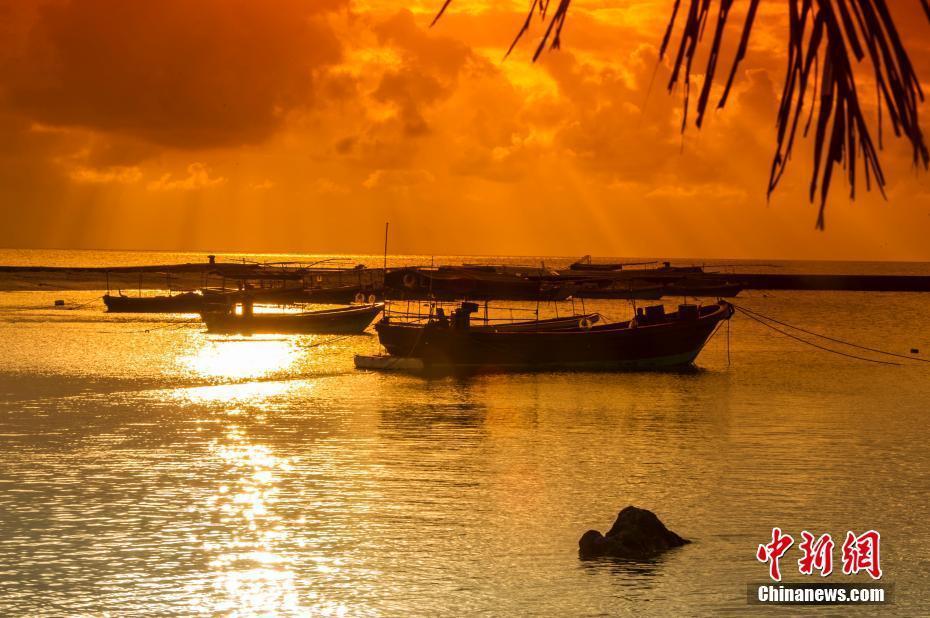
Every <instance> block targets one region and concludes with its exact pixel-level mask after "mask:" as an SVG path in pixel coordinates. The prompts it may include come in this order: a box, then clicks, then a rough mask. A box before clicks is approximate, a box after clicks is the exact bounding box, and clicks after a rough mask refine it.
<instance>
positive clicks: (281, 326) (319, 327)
mask: <svg viewBox="0 0 930 618" xmlns="http://www.w3.org/2000/svg"><path fill="white" fill-rule="evenodd" d="M382 309H384V304H383V303H374V304H366V305H352V306H350V307H340V308H338V309H324V310H321V311H306V312H302V313H252V312H250V311H246V312H244V313H242V314H237V313H233V312H220V311H216V312H204V313H203V314H201V317H202V318H203V321H204V323H205V324H206V325H207V332H211V333H227V334H228V333H239V334H245V335H248V334H308V333H361V332H362V331H364V330H365V329H366V328H368V325H369V324H371V323H372V321H373V320H374V319H375V318H376V317H378V314H379V313H381V311H382Z"/></svg>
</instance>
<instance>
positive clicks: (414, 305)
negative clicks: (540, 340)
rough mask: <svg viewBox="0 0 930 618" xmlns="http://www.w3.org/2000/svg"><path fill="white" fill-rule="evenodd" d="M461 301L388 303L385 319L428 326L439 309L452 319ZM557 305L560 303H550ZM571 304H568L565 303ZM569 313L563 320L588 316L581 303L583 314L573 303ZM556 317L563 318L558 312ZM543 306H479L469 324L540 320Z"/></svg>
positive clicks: (488, 304) (566, 313)
mask: <svg viewBox="0 0 930 618" xmlns="http://www.w3.org/2000/svg"><path fill="white" fill-rule="evenodd" d="M461 304H462V303H461V302H453V301H440V300H429V301H416V300H388V301H385V306H384V316H385V317H386V318H389V319H390V320H392V321H397V322H403V323H409V324H425V323H428V322H430V321H431V320H435V319H436V318H437V315H442V314H438V312H437V310H438V309H442V310H443V314H445V317H447V318H450V319H451V317H452V312H453V311H454V310H456V309H458V308H459V307H461ZM547 304H552V305H557V304H558V303H555V302H553V303H547ZM566 304H569V303H566ZM570 307H571V309H570V311H567V312H565V313H562V314H561V317H579V318H580V317H583V316H585V315H587V314H586V313H585V311H584V304H583V303H582V305H581V309H582V312H581V313H578V311H577V306H576V305H575V303H574V302H570ZM555 317H556V318H558V317H560V314H559V312H558V311H557V310H556V312H555ZM539 319H540V306H539V305H538V304H537V305H536V306H535V307H514V306H505V305H499V304H490V303H485V302H482V303H480V304H479V311H477V312H475V313H473V314H471V316H470V321H472V322H475V323H480V324H486V325H487V324H511V323H515V322H532V321H539Z"/></svg>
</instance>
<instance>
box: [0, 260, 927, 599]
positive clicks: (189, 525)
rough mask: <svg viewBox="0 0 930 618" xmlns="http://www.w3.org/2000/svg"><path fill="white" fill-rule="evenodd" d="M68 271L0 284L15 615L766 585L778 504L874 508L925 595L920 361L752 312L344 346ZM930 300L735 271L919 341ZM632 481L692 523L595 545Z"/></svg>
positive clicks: (1, 595)
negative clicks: (560, 344) (587, 549)
mask: <svg viewBox="0 0 930 618" xmlns="http://www.w3.org/2000/svg"><path fill="white" fill-rule="evenodd" d="M137 257H138V256H137ZM151 259H153V260H154V259H156V258H151ZM459 261H461V260H459ZM837 268H841V267H837ZM871 268H873V269H877V270H879V271H880V270H881V268H882V265H872V266H871ZM913 268H915V269H917V270H919V267H913ZM63 295H64V296H67V299H68V300H69V302H72V303H83V302H90V301H93V299H95V298H97V297H99V295H100V292H98V291H86V292H68V293H66V294H65V293H62V292H9V293H2V294H0V444H2V450H0V614H2V615H10V616H19V615H28V616H43V615H50V616H51V615H56V616H57V615H95V616H96V615H102V614H105V613H107V612H109V613H110V614H112V615H170V614H176V615H192V614H197V613H201V614H206V615H236V616H249V615H281V616H289V615H303V614H308V615H317V614H321V615H333V616H338V615H352V616H354V615H437V614H446V615H461V614H465V613H471V612H474V613H482V614H491V615H613V614H644V615H673V614H679V615H694V614H704V615H716V614H721V613H735V614H744V613H747V612H748V611H749V610H753V611H754V612H756V613H758V608H749V607H748V606H747V604H746V584H747V583H748V582H754V581H762V580H763V579H764V578H765V576H766V573H767V571H766V567H765V566H764V565H762V564H761V563H758V562H756V560H755V557H754V554H755V548H756V545H757V544H758V543H762V542H765V541H767V540H768V537H769V535H770V531H771V528H772V526H776V525H777V526H781V527H782V528H783V529H785V530H786V531H791V532H793V533H794V534H795V536H797V535H798V534H799V532H800V530H802V529H808V530H814V531H819V532H832V533H833V535H834V537H842V536H843V535H844V534H845V531H846V530H856V531H865V530H867V529H869V528H875V529H877V530H879V531H880V532H881V533H882V551H883V554H882V566H883V568H884V571H885V574H886V575H885V579H884V580H883V581H887V582H893V583H894V585H895V596H896V603H895V604H894V605H893V606H887V607H885V608H882V609H884V610H885V611H887V612H893V613H898V614H900V615H918V614H927V613H930V590H928V586H927V583H926V582H927V580H928V579H930V559H928V558H927V554H928V549H930V532H928V527H927V521H928V520H930V507H928V506H927V495H928V493H930V449H928V446H927V445H928V441H930V429H928V423H927V420H928V418H927V416H928V403H927V402H928V400H930V367H928V366H923V365H921V364H919V363H911V364H909V365H908V366H889V365H877V364H871V363H865V362H861V361H855V360H852V359H848V358H842V357H838V356H834V355H828V354H826V353H824V352H822V351H819V350H815V349H812V348H809V347H805V346H802V345H800V344H798V343H797V342H795V341H792V340H789V339H786V338H784V337H781V336H779V335H777V334H775V333H773V332H772V331H770V330H766V329H764V328H763V327H761V326H760V325H758V324H756V323H755V322H752V321H750V320H748V319H747V318H745V317H744V316H737V317H736V318H735V319H734V321H733V322H732V329H731V332H730V338H729V342H730V345H729V362H728V345H727V333H726V331H725V330H722V331H720V332H719V333H718V334H717V335H716V336H715V338H714V339H712V340H711V342H710V343H709V344H708V346H707V348H706V349H705V351H704V352H703V353H702V355H701V356H700V357H699V359H698V363H697V364H698V368H697V369H696V370H695V371H691V372H684V373H630V374H613V373H538V374H515V375H487V376H476V377H468V378H434V379H423V378H419V377H415V376H406V375H397V374H393V375H390V374H378V373H371V372H362V371H356V370H355V369H354V368H353V363H352V357H353V355H354V354H355V353H356V352H364V353H373V352H375V351H376V350H377V348H378V345H377V339H376V337H374V336H372V335H362V336H353V337H346V338H334V337H331V336H280V337H277V336H262V337H251V338H243V337H218V336H213V335H207V334H206V333H204V332H203V329H202V327H201V325H200V324H199V323H198V322H196V321H194V320H193V319H192V318H191V317H190V316H112V315H111V316H108V315H106V314H104V313H102V303H99V302H92V303H91V304H89V305H88V306H86V307H84V308H81V309H76V310H67V309H55V308H52V304H53V301H54V300H55V299H56V298H61V297H62V296H63ZM928 301H930V298H928V297H927V296H926V295H920V294H866V293H815V292H807V293H801V292H798V293H789V292H777V293H772V294H765V295H763V294H761V293H759V292H748V293H744V294H743V295H742V296H741V298H740V299H737V303H739V304H743V305H745V306H747V307H750V308H753V309H756V310H757V311H761V312H763V313H766V314H770V315H773V316H776V317H778V318H779V319H782V320H784V321H787V322H790V323H796V324H801V325H804V326H805V327H807V328H810V329H812V330H817V331H822V332H826V333H829V334H830V335H832V336H835V337H841V338H849V339H852V340H854V341H857V342H859V343H862V344H865V345H868V346H876V347H881V348H884V349H890V350H895V351H898V352H904V353H906V354H907V353H908V351H909V350H910V349H911V348H919V349H920V350H921V352H922V353H923V354H924V355H926V353H927V352H930V326H928V324H930V302H928ZM587 308H588V309H589V310H590V309H592V308H593V309H596V310H601V311H603V312H604V313H606V314H608V315H609V316H610V317H612V318H617V319H619V318H622V317H624V316H625V315H628V313H629V311H630V309H629V307H628V305H627V304H626V303H624V302H619V301H604V302H601V303H600V304H594V303H589V304H588V307H587ZM628 504H636V505H639V506H643V507H647V508H650V509H652V510H654V511H656V512H657V513H658V514H659V516H660V517H661V518H662V519H663V520H664V521H665V522H666V523H667V524H668V525H669V527H671V528H672V529H674V530H676V531H677V532H679V533H681V534H682V535H684V536H686V537H688V538H691V539H693V540H695V543H694V544H693V545H690V546H687V547H685V548H682V549H679V550H675V551H672V552H670V553H668V554H666V555H665V556H663V557H661V558H659V559H656V560H654V561H650V562H645V563H618V562H600V561H597V562H588V563H584V562H581V561H579V560H578V557H577V540H578V537H579V536H580V535H581V533H582V532H584V531H585V530H587V529H589V528H598V529H600V530H602V531H603V530H606V529H607V528H608V527H609V526H610V525H611V523H612V522H613V519H614V517H615V516H616V513H617V511H618V510H619V509H620V508H622V507H623V506H626V505H628ZM796 558H797V556H794V557H793V559H796ZM838 559H839V558H838V556H837V560H838ZM786 560H788V559H787V558H786ZM783 564H784V565H786V567H785V570H786V572H788V573H789V579H794V580H796V579H798V578H799V576H798V575H797V574H796V572H795V571H796V569H793V568H791V562H785V563H783ZM831 581H837V582H844V581H857V579H856V578H848V577H845V576H842V575H839V576H837V575H834V576H833V577H832V578H831ZM844 609H845V608H844ZM775 613H779V614H783V613H785V612H775ZM789 613H794V611H793V610H792V611H791V612H789ZM834 613H836V612H834ZM843 613H846V612H845V611H844V612H843ZM863 613H873V610H872V609H870V610H869V611H868V612H863Z"/></svg>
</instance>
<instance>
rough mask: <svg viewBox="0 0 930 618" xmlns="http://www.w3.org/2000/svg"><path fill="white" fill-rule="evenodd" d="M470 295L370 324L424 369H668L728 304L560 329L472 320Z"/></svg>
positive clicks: (394, 350)
mask: <svg viewBox="0 0 930 618" xmlns="http://www.w3.org/2000/svg"><path fill="white" fill-rule="evenodd" d="M477 309H478V306H477V305H476V304H474V303H463V304H462V306H461V307H460V308H459V309H458V310H456V311H455V312H454V314H453V316H452V318H451V319H450V320H449V321H442V322H439V321H436V320H430V321H429V322H427V323H425V324H422V323H409V322H400V321H392V320H391V318H390V317H389V316H388V317H385V318H384V319H382V320H381V321H380V322H378V323H377V324H376V325H375V330H376V331H377V332H378V336H379V338H380V340H381V344H382V345H383V346H384V348H385V349H386V350H387V352H388V354H389V355H391V356H396V357H401V358H415V359H419V360H420V361H421V362H422V364H423V366H424V367H425V368H426V369H464V370H481V371H506V370H525V369H533V370H535V369H599V370H605V369H606V370H627V369H631V370H635V369H669V368H676V367H684V366H688V365H690V364H692V363H693V362H694V359H695V358H697V356H698V354H699V353H700V352H701V350H702V349H703V347H704V344H705V343H706V342H707V339H708V338H709V337H710V335H711V334H712V333H713V332H714V329H715V328H716V327H717V325H718V324H719V323H720V322H722V321H725V320H728V319H730V317H731V316H732V315H733V311H734V310H733V306H732V305H730V304H729V303H727V302H725V301H720V302H718V303H716V304H713V305H708V306H703V307H702V306H698V305H680V306H679V308H678V311H676V312H673V313H668V314H666V313H665V311H664V308H663V307H662V306H661V305H658V306H655V307H648V308H640V311H639V314H638V315H637V316H636V317H635V318H634V319H632V320H628V321H625V322H615V323H608V324H596V325H591V324H588V323H583V322H580V321H579V322H578V323H576V324H575V325H574V326H570V327H566V328H558V329H551V330H550V329H545V328H541V329H535V330H534V329H532V328H531V327H529V325H530V324H532V323H533V322H525V323H523V324H524V325H525V326H524V327H523V328H520V329H518V330H507V329H497V330H495V329H488V328H487V327H483V326H478V327H473V326H472V325H471V320H470V317H469V316H470V314H471V313H474V312H475V311H477Z"/></svg>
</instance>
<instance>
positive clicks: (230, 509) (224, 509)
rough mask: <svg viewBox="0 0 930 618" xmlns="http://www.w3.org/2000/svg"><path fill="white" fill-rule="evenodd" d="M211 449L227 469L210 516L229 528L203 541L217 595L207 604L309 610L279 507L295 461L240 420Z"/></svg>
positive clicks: (234, 609)
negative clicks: (253, 436)
mask: <svg viewBox="0 0 930 618" xmlns="http://www.w3.org/2000/svg"><path fill="white" fill-rule="evenodd" d="M210 453H211V454H212V455H213V456H215V457H216V458H217V459H218V460H219V462H220V463H221V464H222V465H223V466H224V467H225V469H226V474H225V475H224V481H223V482H222V483H221V484H220V485H219V486H218V487H217V488H216V491H215V492H214V493H213V494H212V495H211V496H210V497H209V498H208V501H207V507H208V511H209V514H210V519H211V522H212V523H213V524H214V525H216V526H218V527H220V528H223V529H225V530H227V534H224V535H223V536H222V537H221V538H220V540H216V541H212V542H206V543H204V550H205V551H206V552H207V553H208V554H209V555H210V556H211V559H210V562H209V567H210V569H211V570H212V571H213V592H214V594H215V595H216V596H215V597H214V601H213V603H212V607H209V608H202V609H207V610H208V611H212V612H223V613H226V612H229V613H230V614H232V615H237V616H257V615H264V616H267V615H277V614H279V613H283V614H285V615H294V614H300V613H304V612H303V611H302V610H301V608H300V601H299V595H298V592H297V586H296V583H295V573H294V569H293V564H292V560H291V558H290V557H289V555H288V553H287V552H286V551H284V550H283V549H282V545H283V544H286V543H288V542H289V538H288V536H289V534H290V532H289V530H288V527H287V525H286V522H285V521H284V520H283V518H282V517H280V516H279V515H277V514H276V513H275V511H274V505H275V503H276V502H277V494H278V491H279V487H278V483H279V480H280V477H281V475H284V474H287V473H288V472H290V470H291V464H290V462H289V461H288V460H287V459H285V458H281V457H277V456H275V455H274V454H273V453H272V452H271V449H270V448H268V447H267V446H264V445H261V444H255V443H252V442H251V441H249V439H248V438H247V436H246V435H245V433H244V432H243V431H241V430H240V429H239V428H238V427H237V426H236V425H231V426H230V427H229V429H228V431H227V433H226V435H225V436H224V437H223V438H222V439H217V440H214V441H213V442H212V443H211V444H210Z"/></svg>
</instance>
